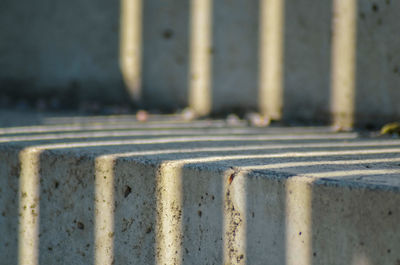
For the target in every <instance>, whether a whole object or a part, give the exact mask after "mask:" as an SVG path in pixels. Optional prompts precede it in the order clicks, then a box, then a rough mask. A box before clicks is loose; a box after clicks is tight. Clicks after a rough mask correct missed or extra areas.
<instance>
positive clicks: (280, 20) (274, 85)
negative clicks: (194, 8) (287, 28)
mask: <svg viewBox="0 0 400 265" xmlns="http://www.w3.org/2000/svg"><path fill="white" fill-rule="evenodd" d="M284 8H285V0H261V1H260V29H259V30H260V44H259V52H260V57H259V58H260V62H259V65H260V66H259V67H260V70H259V73H260V77H259V82H260V83H259V96H258V100H259V102H258V104H259V109H260V111H261V112H262V113H263V114H267V115H269V116H270V117H271V118H272V119H276V120H279V119H280V118H281V116H282V107H283V104H284V103H283V78H282V77H283V68H284V65H283V50H284V46H283V45H284V38H283V36H284Z"/></svg>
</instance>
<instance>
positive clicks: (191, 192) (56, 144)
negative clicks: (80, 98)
mask: <svg viewBox="0 0 400 265" xmlns="http://www.w3.org/2000/svg"><path fill="white" fill-rule="evenodd" d="M10 115H11V114H10ZM18 115H19V114H14V117H19V116H18ZM26 117H27V116H26ZM37 117H38V120H37V123H36V125H31V126H22V127H18V126H17V125H18V122H15V121H14V124H10V123H8V125H7V126H3V128H1V129H0V213H1V215H0V233H1V234H2V236H1V237H0V254H1V255H0V256H1V257H2V262H4V264H10V265H13V264H24V265H30V264H32V265H33V264H96V265H97V264H112V263H113V264H166V265H170V264H304V265H305V264H354V265H362V264H393V265H397V264H399V262H400V256H399V253H400V245H399V241H398V238H399V236H400V226H399V223H400V193H399V191H400V177H399V176H400V167H399V163H400V140H398V139H397V138H383V137H377V136H374V135H372V136H368V137H367V136H360V135H359V134H358V133H355V132H342V133H335V132H333V131H332V130H331V129H330V128H326V127H313V128H301V127H293V128H279V127H268V128H249V127H246V126H245V125H244V124H243V123H242V122H238V123H237V125H235V126H229V125H227V124H226V122H225V121H208V120H202V121H193V122H184V121H182V120H180V119H179V117H168V118H165V119H163V120H159V121H157V119H158V118H159V117H154V116H151V117H150V121H149V122H137V121H135V119H134V118H132V117H130V116H122V117H117V116H114V117H105V116H103V117H60V116H54V117H52V116H51V115H45V116H37ZM17 120H18V119H17ZM20 120H21V122H23V118H21V119H20Z"/></svg>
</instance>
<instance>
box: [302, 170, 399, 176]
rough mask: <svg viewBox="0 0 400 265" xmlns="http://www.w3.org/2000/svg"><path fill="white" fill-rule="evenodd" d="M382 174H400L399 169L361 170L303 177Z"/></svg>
mask: <svg viewBox="0 0 400 265" xmlns="http://www.w3.org/2000/svg"><path fill="white" fill-rule="evenodd" d="M384 174H386V175H387V174H400V169H362V170H338V171H328V172H314V173H306V174H303V176H306V177H312V178H333V177H346V176H367V175H384Z"/></svg>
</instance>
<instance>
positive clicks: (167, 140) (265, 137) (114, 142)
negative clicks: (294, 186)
mask: <svg viewBox="0 0 400 265" xmlns="http://www.w3.org/2000/svg"><path fill="white" fill-rule="evenodd" d="M353 138H356V135H355V134H353V135H349V134H346V135H345V134H343V135H336V136H335V135H301V136H296V138H295V139H293V136H292V135H243V136H192V137H188V136H185V137H165V138H153V139H152V138H150V139H134V140H130V139H128V140H111V141H95V142H73V143H59V144H48V145H45V144H44V145H43V146H48V147H54V148H68V147H90V146H114V145H128V144H131V145H133V144H161V143H189V142H233V141H249V142H250V141H274V140H290V139H292V140H298V141H301V140H320V139H332V140H335V139H336V140H339V139H353ZM6 142H8V141H6Z"/></svg>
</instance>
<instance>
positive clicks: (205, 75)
mask: <svg viewBox="0 0 400 265" xmlns="http://www.w3.org/2000/svg"><path fill="white" fill-rule="evenodd" d="M190 14H191V37H190V59H191V61H190V78H189V106H190V107H191V108H192V109H193V110H194V112H195V113H196V114H197V115H200V116H203V115H207V114H209V113H210V112H211V72H212V71H211V69H212V65H211V59H212V53H213V50H212V36H211V34H212V29H211V27H212V0H191V11H190Z"/></svg>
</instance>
